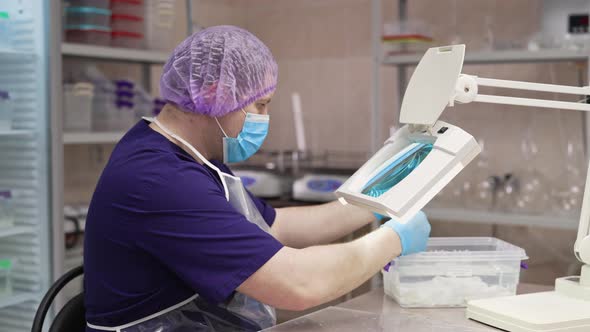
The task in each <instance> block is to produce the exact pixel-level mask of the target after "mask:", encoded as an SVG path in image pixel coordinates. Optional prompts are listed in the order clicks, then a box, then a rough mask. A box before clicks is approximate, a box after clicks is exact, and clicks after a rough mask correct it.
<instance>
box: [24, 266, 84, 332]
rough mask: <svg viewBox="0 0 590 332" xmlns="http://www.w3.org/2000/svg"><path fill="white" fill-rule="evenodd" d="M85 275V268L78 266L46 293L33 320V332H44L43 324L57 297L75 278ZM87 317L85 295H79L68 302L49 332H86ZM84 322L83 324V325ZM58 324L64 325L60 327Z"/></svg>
mask: <svg viewBox="0 0 590 332" xmlns="http://www.w3.org/2000/svg"><path fill="white" fill-rule="evenodd" d="M82 274H84V266H78V267H75V268H73V269H71V270H70V271H68V272H67V273H66V274H64V275H63V276H61V278H59V279H58V280H57V281H56V282H55V283H54V284H53V285H52V286H51V287H50V288H49V290H48V291H47V293H45V296H44V297H43V300H41V304H40V305H39V308H37V312H36V313H35V319H34V320H33V327H32V328H31V332H42V331H43V323H44V321H45V317H46V316H47V312H49V309H50V308H51V305H52V303H53V300H54V299H55V297H56V296H57V294H58V293H59V292H60V291H61V290H62V289H63V288H64V287H65V286H66V285H67V284H68V283H69V282H70V281H71V280H72V279H74V278H76V277H78V276H81V275H82ZM84 316H85V309H84V295H83V293H82V294H78V295H77V296H76V297H74V298H73V299H71V300H70V301H68V303H67V304H66V305H65V306H64V307H63V309H62V310H61V311H60V312H59V314H58V315H57V316H56V318H55V320H54V321H53V324H52V325H51V327H50V329H49V331H50V332H56V331H68V332H84V331H85V329H86V318H85V317H84ZM81 322H83V323H81ZM58 324H63V325H61V326H59V325H58Z"/></svg>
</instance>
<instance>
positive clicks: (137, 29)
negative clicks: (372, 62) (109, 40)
mask: <svg viewBox="0 0 590 332" xmlns="http://www.w3.org/2000/svg"><path fill="white" fill-rule="evenodd" d="M111 29H113V30H114V31H127V32H132V33H136V34H143V30H144V29H143V17H140V16H131V15H113V16H111Z"/></svg>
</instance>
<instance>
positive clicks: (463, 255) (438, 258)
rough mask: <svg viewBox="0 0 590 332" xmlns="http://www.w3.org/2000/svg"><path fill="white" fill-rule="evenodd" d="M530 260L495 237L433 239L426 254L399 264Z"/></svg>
mask: <svg viewBox="0 0 590 332" xmlns="http://www.w3.org/2000/svg"><path fill="white" fill-rule="evenodd" d="M524 259H528V257H527V255H526V252H525V250H524V249H522V248H520V247H517V246H515V245H513V244H510V243H508V242H505V241H502V240H500V239H497V238H493V237H432V238H430V239H429V240H428V246H427V248H426V251H425V252H421V253H418V254H413V255H408V256H402V257H398V258H396V259H395V261H399V262H404V263H408V262H413V263H415V262H421V261H424V262H426V261H428V262H433V261H434V262H444V261H456V260H470V261H473V260H476V261H493V260H516V261H521V260H524Z"/></svg>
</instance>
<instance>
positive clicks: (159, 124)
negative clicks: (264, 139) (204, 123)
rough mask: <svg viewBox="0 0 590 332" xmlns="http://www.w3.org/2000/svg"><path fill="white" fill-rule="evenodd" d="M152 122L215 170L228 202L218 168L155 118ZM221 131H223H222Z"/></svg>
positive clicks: (223, 179) (221, 174)
mask: <svg viewBox="0 0 590 332" xmlns="http://www.w3.org/2000/svg"><path fill="white" fill-rule="evenodd" d="M216 120H217V119H216ZM148 121H150V120H149V119H148ZM153 122H154V123H155V124H156V125H157V126H158V127H160V128H161V129H162V130H163V131H164V132H165V133H166V134H168V135H170V136H171V137H172V138H174V139H175V140H177V141H179V142H180V143H182V144H183V145H184V146H186V147H187V148H189V150H191V151H192V152H193V153H194V154H195V155H196V156H197V157H198V158H199V159H200V160H201V161H202V162H203V163H204V164H206V165H207V166H209V167H211V168H212V169H213V170H215V171H216V172H217V173H218V174H219V179H220V180H221V184H222V185H223V190H224V192H225V199H226V200H228V201H229V191H228V189H227V183H226V182H225V177H224V175H225V174H224V173H223V172H222V171H221V170H220V169H219V168H217V166H215V165H213V164H212V163H211V162H210V161H209V160H207V159H206V158H205V157H203V155H202V154H201V153H200V152H199V151H198V150H197V149H195V148H194V147H193V146H192V145H190V144H189V143H188V142H187V141H185V140H184V139H182V138H181V137H180V136H178V135H176V134H174V133H173V132H171V131H170V130H168V128H166V127H164V126H163V125H162V124H161V123H160V121H158V119H157V118H154V119H153ZM222 131H223V129H222Z"/></svg>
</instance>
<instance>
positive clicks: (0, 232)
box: [0, 226, 36, 238]
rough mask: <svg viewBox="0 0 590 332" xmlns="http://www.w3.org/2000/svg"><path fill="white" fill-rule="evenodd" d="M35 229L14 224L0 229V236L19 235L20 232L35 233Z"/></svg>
mask: <svg viewBox="0 0 590 332" xmlns="http://www.w3.org/2000/svg"><path fill="white" fill-rule="evenodd" d="M35 233H36V230H35V228H33V227H27V226H15V227H8V228H6V229H0V238H3V237H7V236H13V235H21V234H35Z"/></svg>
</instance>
